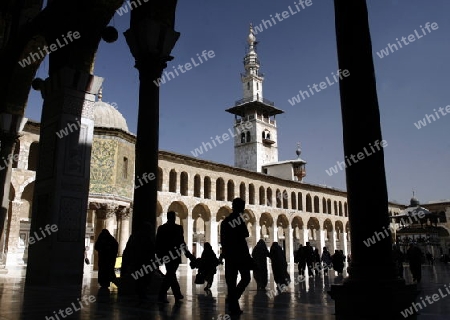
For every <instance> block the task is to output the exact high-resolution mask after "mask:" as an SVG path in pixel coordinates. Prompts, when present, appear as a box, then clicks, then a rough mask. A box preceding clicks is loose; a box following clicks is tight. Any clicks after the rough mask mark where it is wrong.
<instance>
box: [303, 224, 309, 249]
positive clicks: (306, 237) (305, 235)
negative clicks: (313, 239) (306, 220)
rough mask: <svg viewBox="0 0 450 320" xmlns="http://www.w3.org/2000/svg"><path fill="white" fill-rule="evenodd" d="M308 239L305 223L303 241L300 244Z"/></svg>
mask: <svg viewBox="0 0 450 320" xmlns="http://www.w3.org/2000/svg"><path fill="white" fill-rule="evenodd" d="M308 241H309V237H308V228H306V225H305V226H303V243H302V245H305V244H306V242H308Z"/></svg>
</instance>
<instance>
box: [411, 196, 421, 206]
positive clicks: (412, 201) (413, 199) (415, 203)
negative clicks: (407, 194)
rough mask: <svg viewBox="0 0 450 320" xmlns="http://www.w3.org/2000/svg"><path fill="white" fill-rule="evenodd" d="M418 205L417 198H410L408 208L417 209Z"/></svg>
mask: <svg viewBox="0 0 450 320" xmlns="http://www.w3.org/2000/svg"><path fill="white" fill-rule="evenodd" d="M418 205H420V202H419V200H417V198H415V197H412V198H411V200H410V201H409V206H410V207H417V206H418Z"/></svg>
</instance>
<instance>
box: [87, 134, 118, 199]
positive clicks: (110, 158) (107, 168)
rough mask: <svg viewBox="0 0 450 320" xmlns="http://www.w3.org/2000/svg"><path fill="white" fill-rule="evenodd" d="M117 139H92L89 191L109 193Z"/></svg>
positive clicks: (112, 179) (113, 173) (112, 178)
mask: <svg viewBox="0 0 450 320" xmlns="http://www.w3.org/2000/svg"><path fill="white" fill-rule="evenodd" d="M116 150H117V141H115V140H111V139H105V140H100V139H94V141H93V143H92V154H91V178H90V187H89V191H90V192H92V193H109V192H108V191H110V190H112V188H113V186H114V181H115V172H116V170H115V158H116V157H115V155H116Z"/></svg>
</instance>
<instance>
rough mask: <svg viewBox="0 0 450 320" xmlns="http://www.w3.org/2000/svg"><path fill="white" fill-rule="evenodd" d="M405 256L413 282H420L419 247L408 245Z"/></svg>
mask: <svg viewBox="0 0 450 320" xmlns="http://www.w3.org/2000/svg"><path fill="white" fill-rule="evenodd" d="M406 255H407V256H408V260H409V268H410V270H411V274H412V277H413V281H417V282H420V280H422V251H421V250H420V249H419V247H417V246H415V245H414V244H413V243H410V244H409V249H408V251H407V252H406Z"/></svg>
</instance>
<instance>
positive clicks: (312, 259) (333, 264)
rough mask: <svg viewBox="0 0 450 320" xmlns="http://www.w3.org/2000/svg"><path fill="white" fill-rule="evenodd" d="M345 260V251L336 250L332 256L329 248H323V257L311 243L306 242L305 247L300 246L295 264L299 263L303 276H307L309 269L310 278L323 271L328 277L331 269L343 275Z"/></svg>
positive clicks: (295, 254)
mask: <svg viewBox="0 0 450 320" xmlns="http://www.w3.org/2000/svg"><path fill="white" fill-rule="evenodd" d="M345 260H346V257H345V255H344V251H342V250H335V252H334V254H333V255H331V254H330V252H329V251H328V248H327V247H323V251H322V255H320V254H319V249H317V248H315V249H314V248H313V247H312V246H311V244H310V243H309V242H306V245H305V246H303V245H301V244H300V246H299V248H298V250H297V251H296V252H295V253H294V262H295V263H298V272H299V274H300V275H301V276H305V270H306V268H308V274H309V277H313V274H316V275H318V274H319V272H320V271H321V270H323V272H324V274H325V275H328V270H330V269H333V270H334V271H336V272H337V273H338V275H342V273H343V270H344V263H345ZM313 270H314V273H313Z"/></svg>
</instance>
